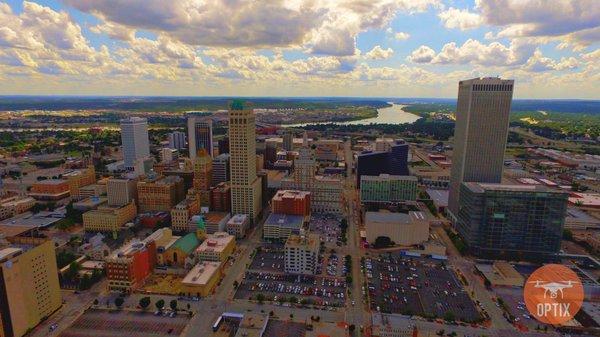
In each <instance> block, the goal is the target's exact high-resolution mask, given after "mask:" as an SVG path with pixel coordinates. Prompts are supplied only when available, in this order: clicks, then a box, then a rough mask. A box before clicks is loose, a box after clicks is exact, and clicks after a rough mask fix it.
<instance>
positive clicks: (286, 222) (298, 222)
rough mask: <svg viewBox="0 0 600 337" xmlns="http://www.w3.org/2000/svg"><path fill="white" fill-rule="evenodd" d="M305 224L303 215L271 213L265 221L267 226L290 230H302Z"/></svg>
mask: <svg viewBox="0 0 600 337" xmlns="http://www.w3.org/2000/svg"><path fill="white" fill-rule="evenodd" d="M303 224H304V217H303V216H302V215H289V214H277V213H271V215H269V217H268V218H267V220H266V221H265V225H266V226H279V227H288V228H300V227H302V225H303Z"/></svg>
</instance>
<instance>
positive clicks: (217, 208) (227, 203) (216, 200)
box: [210, 183, 231, 212]
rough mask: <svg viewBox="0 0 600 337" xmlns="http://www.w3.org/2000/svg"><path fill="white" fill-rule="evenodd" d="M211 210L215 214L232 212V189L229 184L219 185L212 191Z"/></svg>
mask: <svg viewBox="0 0 600 337" xmlns="http://www.w3.org/2000/svg"><path fill="white" fill-rule="evenodd" d="M210 210H211V211H214V212H230V211H231V187H230V186H229V183H219V184H218V185H217V186H215V187H212V188H211V189H210Z"/></svg>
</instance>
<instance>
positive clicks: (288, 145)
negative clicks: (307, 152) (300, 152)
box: [283, 129, 294, 151]
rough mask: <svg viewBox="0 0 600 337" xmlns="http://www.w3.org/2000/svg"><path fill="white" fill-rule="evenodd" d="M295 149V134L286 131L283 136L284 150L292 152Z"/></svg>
mask: <svg viewBox="0 0 600 337" xmlns="http://www.w3.org/2000/svg"><path fill="white" fill-rule="evenodd" d="M293 147H294V133H293V132H292V130H289V129H286V130H285V132H284V134H283V149H284V150H285V151H292V149H293Z"/></svg>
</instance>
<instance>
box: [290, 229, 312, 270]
mask: <svg viewBox="0 0 600 337" xmlns="http://www.w3.org/2000/svg"><path fill="white" fill-rule="evenodd" d="M319 247H320V238H319V235H318V234H314V233H310V234H308V235H307V234H305V232H304V230H301V231H300V235H290V237H289V238H288V239H287V241H286V242H285V249H284V250H285V260H284V263H285V264H284V265H285V272H286V273H292V274H307V275H314V274H316V272H317V265H318V263H319Z"/></svg>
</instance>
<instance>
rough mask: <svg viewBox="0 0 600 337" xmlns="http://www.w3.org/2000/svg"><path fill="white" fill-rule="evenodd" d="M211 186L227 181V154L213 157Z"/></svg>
mask: <svg viewBox="0 0 600 337" xmlns="http://www.w3.org/2000/svg"><path fill="white" fill-rule="evenodd" d="M212 169H213V171H212V186H216V185H218V184H220V183H224V182H226V181H229V170H230V168H229V154H228V153H223V154H220V155H218V156H216V157H215V159H214V160H213V163H212Z"/></svg>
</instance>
